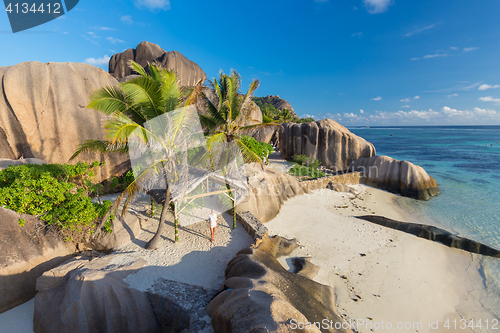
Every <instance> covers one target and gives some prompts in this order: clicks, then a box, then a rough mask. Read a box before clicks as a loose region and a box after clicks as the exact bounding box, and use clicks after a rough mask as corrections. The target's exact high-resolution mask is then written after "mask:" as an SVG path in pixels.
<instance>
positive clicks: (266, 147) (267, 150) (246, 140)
mask: <svg viewBox="0 0 500 333" xmlns="http://www.w3.org/2000/svg"><path fill="white" fill-rule="evenodd" d="M241 141H242V142H243V144H244V145H245V146H247V147H248V148H249V149H250V150H251V151H252V152H253V153H254V154H255V155H257V156H259V157H260V158H261V159H262V160H264V161H266V162H267V157H268V156H269V155H270V154H272V152H273V151H274V149H273V146H271V145H270V144H269V143H265V142H259V141H257V140H255V138H253V137H251V136H248V135H242V136H241Z"/></svg>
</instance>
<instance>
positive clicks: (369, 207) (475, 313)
mask: <svg viewBox="0 0 500 333" xmlns="http://www.w3.org/2000/svg"><path fill="white" fill-rule="evenodd" d="M353 187H354V188H355V189H356V190H357V191H358V192H359V193H361V194H360V195H358V197H357V198H356V199H353V198H354V196H353V195H351V194H347V193H341V192H334V191H331V190H327V189H325V190H320V191H316V192H315V193H313V194H308V195H304V196H299V197H295V198H292V199H291V200H289V201H288V202H286V203H285V204H284V206H283V207H282V209H281V212H280V214H279V215H278V216H277V217H276V218H275V219H274V220H272V221H270V222H269V223H266V226H267V227H268V228H269V233H270V234H279V235H281V236H285V237H288V238H294V237H295V238H297V239H298V240H299V243H300V244H301V245H302V247H301V248H300V249H298V250H296V251H295V252H294V253H293V254H292V256H294V257H295V256H303V257H312V259H311V262H312V263H314V264H316V265H318V266H320V269H319V272H318V275H317V276H316V277H315V278H314V280H315V281H317V282H320V283H323V284H328V285H331V286H332V287H334V288H335V292H336V298H337V302H336V303H337V307H338V310H339V314H341V315H344V318H345V319H346V320H349V319H351V320H352V321H356V320H359V322H358V324H359V325H358V326H357V329H358V331H359V332H371V331H375V332H390V331H393V332H394V331H397V332H431V331H432V332H471V331H475V332H481V331H482V332H488V330H487V329H485V327H484V325H483V329H479V328H474V330H471V329H470V328H468V327H466V328H465V329H460V326H461V324H460V321H461V320H462V319H466V320H469V319H470V318H475V319H482V321H483V324H484V322H485V320H489V321H490V323H491V321H492V320H493V319H495V317H494V316H493V315H491V314H489V313H488V312H486V310H485V309H484V308H483V307H482V306H481V303H480V302H479V299H480V297H481V294H482V292H483V291H484V290H483V280H482V277H481V275H480V272H479V271H478V270H479V269H480V265H479V264H478V256H477V255H475V254H470V253H468V252H465V251H462V250H458V249H452V248H448V247H446V246H444V245H442V244H439V243H435V242H431V241H428V240H425V239H421V238H417V237H416V236H413V235H409V234H406V233H403V232H400V231H397V230H393V229H389V228H385V227H382V226H379V225H376V224H371V223H369V222H365V221H363V220H359V219H356V218H354V217H352V216H355V215H368V214H373V213H375V214H377V215H382V216H386V217H389V218H393V219H397V220H400V221H405V222H418V221H415V220H414V219H413V218H412V216H410V215H409V214H408V213H407V212H405V211H404V210H402V209H401V207H399V206H398V205H397V203H396V202H395V199H396V198H397V197H398V196H396V195H394V194H391V193H388V192H386V191H381V190H378V189H374V188H371V187H367V186H364V185H356V186H353ZM421 223H422V222H421ZM280 261H281V262H282V264H283V265H284V266H285V267H287V266H288V264H287V258H280ZM448 319H449V320H450V321H449V322H448V323H449V324H450V326H451V327H449V328H446V327H444V325H445V324H446V321H447V320H448ZM453 320H456V323H457V324H456V325H457V329H454V325H455V324H454V322H453ZM436 321H437V326H436ZM467 323H468V322H467ZM405 327H406V328H405ZM435 328H437V329H435Z"/></svg>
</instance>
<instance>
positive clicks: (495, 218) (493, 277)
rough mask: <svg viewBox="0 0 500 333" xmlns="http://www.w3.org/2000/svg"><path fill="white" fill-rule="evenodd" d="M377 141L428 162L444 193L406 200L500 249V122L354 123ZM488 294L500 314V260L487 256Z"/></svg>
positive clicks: (388, 150)
mask: <svg viewBox="0 0 500 333" xmlns="http://www.w3.org/2000/svg"><path fill="white" fill-rule="evenodd" d="M349 130H350V131H351V132H353V133H354V134H356V135H359V136H361V137H363V138H365V139H366V140H367V141H369V142H371V143H373V144H374V145H375V148H376V150H377V155H387V156H391V157H393V158H396V159H399V160H407V161H410V162H412V163H414V164H417V165H420V166H422V167H423V168H424V169H425V170H426V171H427V173H428V174H429V175H431V176H432V177H434V179H435V180H436V182H437V183H438V185H439V189H440V190H441V194H440V195H438V196H437V197H434V198H432V199H431V200H429V201H417V200H411V199H407V200H406V199H405V200H404V203H405V204H407V205H410V208H413V209H414V210H415V211H417V212H421V213H422V214H424V215H426V216H428V217H430V218H431V219H432V220H433V223H434V224H435V225H436V226H439V227H443V228H445V229H447V230H449V231H452V232H454V233H456V234H459V235H461V236H464V237H467V238H470V239H474V240H477V241H479V242H482V243H484V244H486V245H489V246H491V247H493V248H496V249H500V126H430V127H420V126H418V127H417V126H415V127H413V126H412V127H370V128H360V127H358V128H349ZM481 264H482V265H483V272H484V276H485V280H486V286H487V290H488V292H489V297H487V298H488V299H487V300H486V299H485V300H484V305H485V307H487V308H488V309H489V310H490V311H491V312H493V313H494V314H495V315H496V316H500V259H497V258H490V257H482V258H481Z"/></svg>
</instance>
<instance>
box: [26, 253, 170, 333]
mask: <svg viewBox="0 0 500 333" xmlns="http://www.w3.org/2000/svg"><path fill="white" fill-rule="evenodd" d="M111 258H112V257H110V258H109V259H108V258H98V259H94V260H91V261H89V260H85V259H80V260H76V261H70V262H68V263H65V264H64V265H62V266H60V267H57V268H56V269H54V270H51V271H48V272H46V273H44V275H43V276H42V277H40V279H39V282H37V291H38V293H37V295H36V296H35V315H34V320H33V326H34V331H35V332H36V333H49V332H72V331H73V330H75V329H76V328H77V330H78V332H82V333H83V332H88V333H90V332H106V331H107V332H153V333H154V332H158V333H159V332H161V326H160V324H159V322H158V320H157V319H156V316H155V313H154V308H153V305H152V304H151V302H150V301H149V298H148V296H147V295H146V294H145V293H143V292H141V291H139V290H137V289H134V288H129V285H128V284H127V283H126V282H124V281H123V280H124V279H125V278H126V277H127V276H128V275H130V274H133V273H135V272H137V270H138V269H140V268H141V267H143V266H144V264H145V262H144V261H138V262H135V263H133V264H131V265H119V264H118V263H113V262H112V261H111Z"/></svg>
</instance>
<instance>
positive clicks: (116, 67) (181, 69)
mask: <svg viewBox="0 0 500 333" xmlns="http://www.w3.org/2000/svg"><path fill="white" fill-rule="evenodd" d="M131 60H133V61H135V62H136V63H138V64H139V65H141V66H142V67H146V66H147V65H148V63H152V62H157V63H159V64H161V66H162V67H164V68H166V69H169V70H174V71H176V72H177V75H178V76H179V82H180V84H181V86H194V85H195V84H197V83H198V82H199V81H200V80H201V81H205V79H206V78H207V75H206V74H205V72H204V71H203V70H202V69H201V68H200V66H198V65H197V64H196V63H195V62H193V61H191V60H189V59H188V58H186V57H185V56H183V55H182V54H181V53H179V52H177V51H170V52H167V51H165V50H164V49H162V48H161V47H160V46H158V45H157V44H154V43H150V42H147V41H144V42H142V43H140V44H139V45H137V47H136V48H135V49H128V50H125V51H124V52H122V53H117V54H114V55H113V56H112V57H111V59H110V60H109V73H110V74H111V75H112V76H113V77H115V78H116V79H121V78H124V77H126V76H129V75H131V74H133V72H132V69H131V68H130V66H129V63H130V61H131Z"/></svg>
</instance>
